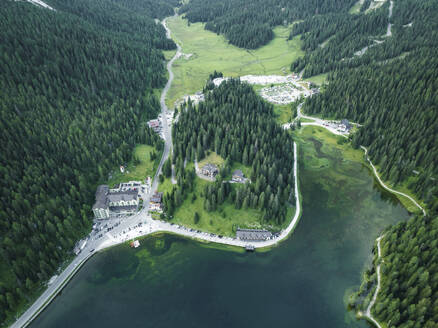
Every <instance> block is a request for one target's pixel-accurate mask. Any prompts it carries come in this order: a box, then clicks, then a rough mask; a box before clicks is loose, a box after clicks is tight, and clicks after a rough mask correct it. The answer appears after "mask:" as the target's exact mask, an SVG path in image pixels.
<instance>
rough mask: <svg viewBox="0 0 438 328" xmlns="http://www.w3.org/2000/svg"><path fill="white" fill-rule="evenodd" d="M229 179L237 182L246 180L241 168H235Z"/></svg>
mask: <svg viewBox="0 0 438 328" xmlns="http://www.w3.org/2000/svg"><path fill="white" fill-rule="evenodd" d="M231 180H232V181H233V182H237V183H244V182H245V181H246V179H245V176H244V175H243V172H242V171H241V170H235V171H234V172H233V175H232V177H231Z"/></svg>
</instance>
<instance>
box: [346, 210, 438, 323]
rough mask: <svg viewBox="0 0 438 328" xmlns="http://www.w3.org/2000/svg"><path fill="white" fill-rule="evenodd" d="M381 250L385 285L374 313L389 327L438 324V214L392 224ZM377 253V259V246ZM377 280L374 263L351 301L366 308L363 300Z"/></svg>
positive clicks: (359, 308) (359, 307) (382, 283)
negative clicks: (432, 216)
mask: <svg viewBox="0 0 438 328" xmlns="http://www.w3.org/2000/svg"><path fill="white" fill-rule="evenodd" d="M381 250H382V257H383V261H380V265H381V273H382V280H381V289H380V292H379V295H378V298H377V303H376V304H375V305H374V307H373V310H372V314H373V315H374V316H375V317H376V318H377V320H378V321H379V322H381V323H388V325H387V327H389V328H392V327H394V328H395V327H400V328H435V327H437V325H438V218H437V217H435V218H433V219H431V218H430V217H413V218H411V219H410V220H409V221H408V222H401V223H399V224H397V225H395V226H393V227H391V228H389V229H388V231H386V232H385V236H384V238H383V239H382V241H381ZM374 253H375V254H376V258H375V260H374V261H375V263H376V262H377V261H378V260H377V250H376V249H375V250H374ZM375 281H376V271H375V269H374V266H373V268H372V269H370V270H368V271H367V272H366V273H365V279H364V283H363V284H362V286H361V289H360V290H359V292H358V293H357V294H354V295H353V297H352V299H351V300H350V305H351V306H353V307H354V308H356V309H358V310H362V311H365V306H366V305H367V303H366V304H361V300H362V299H363V298H364V297H366V296H367V295H369V294H370V290H372V289H371V288H370V287H371V286H375ZM373 282H374V284H373ZM368 298H369V296H368Z"/></svg>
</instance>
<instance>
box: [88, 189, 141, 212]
mask: <svg viewBox="0 0 438 328" xmlns="http://www.w3.org/2000/svg"><path fill="white" fill-rule="evenodd" d="M137 207H138V189H137V188H134V189H127V190H121V189H111V190H110V189H109V187H108V186H107V185H100V186H98V187H97V190H96V202H95V203H94V205H93V213H94V217H95V218H96V219H108V218H109V217H110V216H113V215H121V214H123V215H127V214H132V213H135V212H136V211H137Z"/></svg>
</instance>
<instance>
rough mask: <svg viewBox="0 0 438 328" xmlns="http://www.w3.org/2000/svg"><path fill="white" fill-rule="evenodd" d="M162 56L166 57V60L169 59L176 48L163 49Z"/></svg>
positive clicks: (173, 54)
mask: <svg viewBox="0 0 438 328" xmlns="http://www.w3.org/2000/svg"><path fill="white" fill-rule="evenodd" d="M163 54H164V58H166V61H169V60H171V59H172V58H173V56H175V54H176V50H163Z"/></svg>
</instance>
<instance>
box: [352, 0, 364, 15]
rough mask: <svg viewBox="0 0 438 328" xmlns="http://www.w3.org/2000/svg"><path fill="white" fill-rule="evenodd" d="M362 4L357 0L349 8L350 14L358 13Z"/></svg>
mask: <svg viewBox="0 0 438 328" xmlns="http://www.w3.org/2000/svg"><path fill="white" fill-rule="evenodd" d="M361 6H362V4H361V1H360V0H358V1H357V2H356V3H355V4H354V6H353V7H351V8H350V11H349V13H350V14H358V13H359V12H360V7H361Z"/></svg>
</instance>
